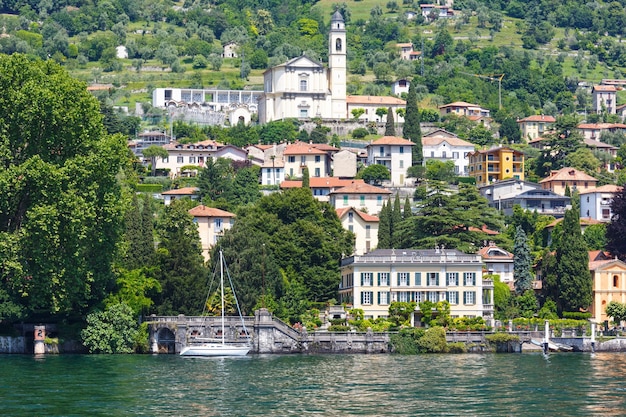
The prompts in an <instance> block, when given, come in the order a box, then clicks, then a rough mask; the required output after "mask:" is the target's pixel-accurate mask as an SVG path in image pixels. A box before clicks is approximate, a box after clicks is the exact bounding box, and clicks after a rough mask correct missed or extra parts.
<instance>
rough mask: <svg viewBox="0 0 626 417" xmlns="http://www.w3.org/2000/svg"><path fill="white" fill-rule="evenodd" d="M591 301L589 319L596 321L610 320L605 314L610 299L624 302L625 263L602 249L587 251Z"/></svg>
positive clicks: (625, 295)
mask: <svg viewBox="0 0 626 417" xmlns="http://www.w3.org/2000/svg"><path fill="white" fill-rule="evenodd" d="M589 270H590V271H591V280H592V282H593V284H592V302H591V308H590V310H591V319H592V320H593V321H595V322H596V323H602V322H604V321H605V320H612V319H610V318H609V317H607V315H606V306H607V304H608V303H610V302H611V301H616V302H618V303H626V263H624V262H622V261H620V260H619V259H613V258H611V257H610V255H609V254H607V253H605V252H602V251H591V252H589Z"/></svg>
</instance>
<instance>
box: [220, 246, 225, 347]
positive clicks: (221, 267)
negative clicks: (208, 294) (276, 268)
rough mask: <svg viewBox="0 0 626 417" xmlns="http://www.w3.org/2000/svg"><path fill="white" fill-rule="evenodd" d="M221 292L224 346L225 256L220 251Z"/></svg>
mask: <svg viewBox="0 0 626 417" xmlns="http://www.w3.org/2000/svg"><path fill="white" fill-rule="evenodd" d="M220 290H221V292H222V294H221V295H222V344H224V343H225V342H224V337H225V335H224V255H223V254H222V251H221V250H220Z"/></svg>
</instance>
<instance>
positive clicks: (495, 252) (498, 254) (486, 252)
mask: <svg viewBox="0 0 626 417" xmlns="http://www.w3.org/2000/svg"><path fill="white" fill-rule="evenodd" d="M490 252H492V253H490ZM478 254H479V255H480V256H482V258H483V259H506V260H513V254H512V253H511V252H508V251H505V250H504V249H502V248H499V247H497V246H485V247H483V248H480V250H479V251H478Z"/></svg>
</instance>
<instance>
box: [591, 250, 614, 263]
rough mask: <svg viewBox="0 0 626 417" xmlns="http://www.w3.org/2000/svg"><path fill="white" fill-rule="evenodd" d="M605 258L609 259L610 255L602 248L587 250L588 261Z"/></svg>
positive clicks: (603, 259)
mask: <svg viewBox="0 0 626 417" xmlns="http://www.w3.org/2000/svg"><path fill="white" fill-rule="evenodd" d="M607 259H611V257H610V256H609V255H608V254H606V253H605V252H604V251H602V250H590V251H589V260H590V261H606V260H607Z"/></svg>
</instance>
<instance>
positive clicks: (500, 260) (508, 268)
mask: <svg viewBox="0 0 626 417" xmlns="http://www.w3.org/2000/svg"><path fill="white" fill-rule="evenodd" d="M478 254H479V255H480V256H481V257H482V258H483V263H484V264H485V267H486V268H487V273H489V274H494V275H500V282H504V283H506V284H508V283H509V282H515V279H514V278H513V254H512V253H511V252H507V251H505V250H504V249H501V248H499V247H497V246H494V245H489V246H485V247H483V248H481V249H480V250H479V251H478Z"/></svg>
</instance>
